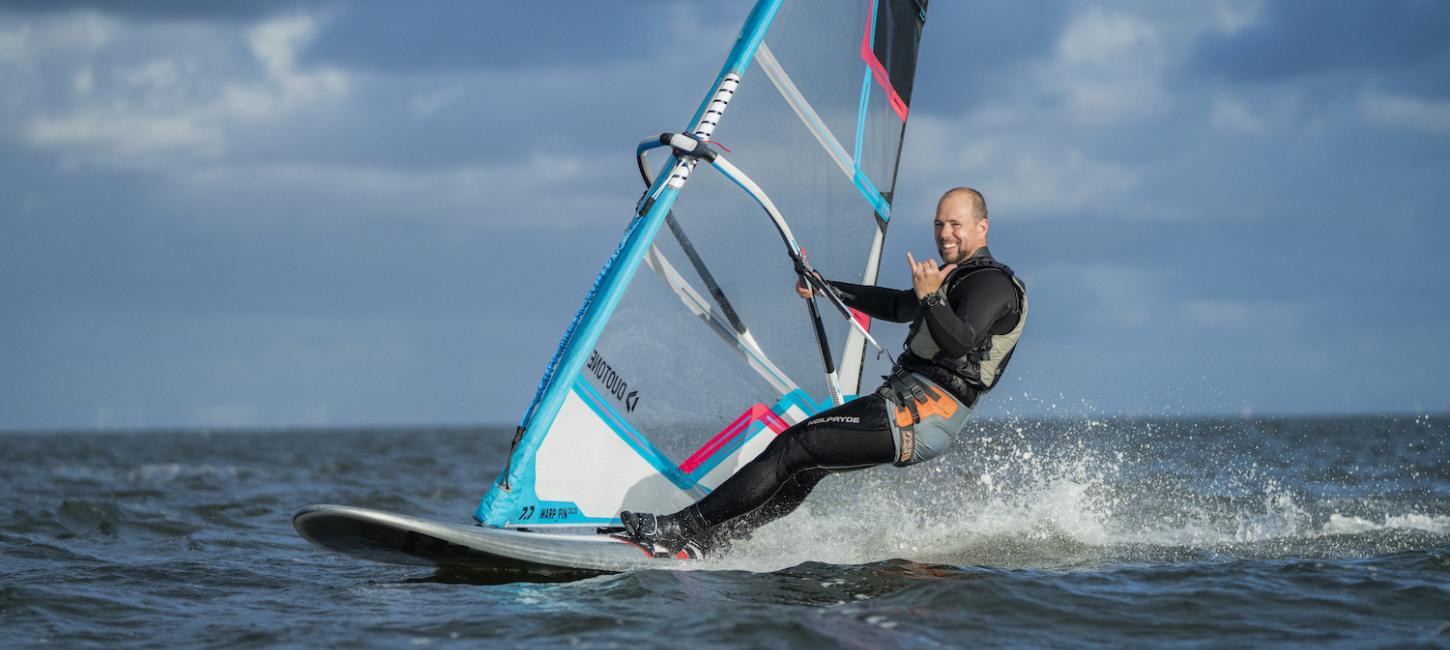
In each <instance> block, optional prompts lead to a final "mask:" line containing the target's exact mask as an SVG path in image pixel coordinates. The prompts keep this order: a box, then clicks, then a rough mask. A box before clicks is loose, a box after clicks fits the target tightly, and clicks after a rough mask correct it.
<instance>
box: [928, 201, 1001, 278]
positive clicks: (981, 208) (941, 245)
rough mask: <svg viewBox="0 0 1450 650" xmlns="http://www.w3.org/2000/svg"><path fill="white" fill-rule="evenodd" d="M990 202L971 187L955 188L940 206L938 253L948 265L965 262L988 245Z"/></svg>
mask: <svg viewBox="0 0 1450 650" xmlns="http://www.w3.org/2000/svg"><path fill="white" fill-rule="evenodd" d="M988 223H989V222H988V221H987V199H985V198H983V197H982V193H981V192H978V191H976V190H974V189H972V188H970V187H953V188H952V189H950V190H947V193H946V194H943V195H942V197H941V200H939V201H937V202H936V221H935V222H934V229H935V235H936V248H937V252H938V253H941V257H942V261H943V262H944V263H948V264H955V263H958V262H961V261H963V260H965V259H967V258H969V257H971V256H972V254H973V253H975V252H977V249H978V248H981V247H983V246H986V245H987V227H988Z"/></svg>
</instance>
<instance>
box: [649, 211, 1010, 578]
mask: <svg viewBox="0 0 1450 650" xmlns="http://www.w3.org/2000/svg"><path fill="white" fill-rule="evenodd" d="M989 225H990V222H989V221H988V218H987V202H986V199H984V198H983V197H982V195H981V193H980V192H978V191H976V190H974V189H971V188H968V187H957V188H953V189H951V190H949V191H947V192H946V193H945V194H943V195H942V197H941V199H940V200H939V201H938V202H937V209H936V218H935V221H934V229H935V240H936V246H937V252H938V253H939V254H940V255H941V258H942V262H941V263H940V264H938V263H937V261H936V260H933V259H928V260H924V261H917V260H916V259H915V258H914V257H912V255H911V254H910V253H908V254H907V262H908V264H910V266H911V281H912V288H911V289H904V290H895V289H885V288H882V287H874V286H864V285H857V284H850V283H845V282H834V281H833V282H831V283H830V284H831V285H832V286H833V287H834V288H835V289H836V290H837V291H838V292H839V293H840V295H841V297H842V299H843V300H844V301H845V303H846V304H847V305H848V306H850V307H852V308H853V309H857V310H859V311H861V312H864V313H865V314H867V315H869V316H871V317H873V318H879V319H883V320H888V321H892V322H898V323H907V322H909V323H911V327H910V331H909V333H908V334H907V339H906V343H905V346H904V347H905V348H906V349H905V350H904V351H903V352H902V353H901V355H900V356H899V357H897V359H896V364H895V366H894V367H893V370H892V373H891V374H890V375H889V376H887V377H886V378H885V379H886V381H885V383H883V384H882V385H881V387H880V388H878V389H877V390H876V391H875V392H874V393H872V394H870V395H866V396H863V397H861V398H859V399H856V400H853V401H851V402H847V403H845V404H843V405H841V406H837V407H835V408H832V409H828V410H826V411H823V412H821V413H819V414H817V415H815V416H812V417H810V418H807V419H806V420H803V421H801V422H799V423H797V424H795V425H794V426H792V427H790V428H788V429H786V430H785V431H783V432H781V434H780V435H778V436H776V438H775V439H774V440H772V441H771V443H770V444H769V445H768V446H767V447H766V449H765V450H764V451H763V452H761V453H760V455H759V456H756V457H755V459H754V460H751V461H750V462H749V463H747V464H746V465H745V466H744V467H742V468H741V469H740V471H738V472H736V473H735V475H734V476H731V477H730V478H729V479H727V480H726V481H725V482H724V483H722V484H720V486H719V487H717V488H715V490H714V491H712V492H711V493H710V494H709V495H707V496H705V498H703V499H701V500H700V501H699V502H697V503H695V504H693V505H691V506H689V507H686V508H685V509H683V510H680V511H679V512H676V513H673V514H668V515H656V514H651V513H634V512H628V511H626V512H622V513H620V518H621V520H622V521H623V522H624V526H625V531H626V534H627V535H628V536H629V537H631V538H633V539H635V540H637V541H640V542H643V543H649V544H653V545H654V546H655V547H656V549H657V550H658V551H660V552H666V553H669V554H672V555H673V554H674V553H676V552H679V551H681V550H685V549H687V548H689V549H693V550H694V551H695V552H696V554H698V553H700V552H702V551H704V550H706V549H710V548H713V547H717V546H719V545H720V544H722V543H724V542H728V541H729V540H732V539H738V538H740V537H743V536H745V535H747V534H749V532H750V531H752V530H754V529H755V528H758V527H759V526H761V525H764V524H766V523H768V522H771V521H774V520H775V519H778V518H780V517H783V516H785V515H786V514H788V513H790V512H791V511H792V510H795V508H796V507H797V506H799V505H800V504H801V503H802V502H803V501H804V500H805V498H806V496H807V495H809V494H810V492H811V490H812V489H814V488H815V486H816V484H817V483H818V482H820V480H821V479H822V478H824V477H825V476H827V475H828V474H831V473H833V472H839V471H847V470H853V469H864V468H867V467H872V466H876V465H882V464H885V463H893V464H895V465H898V466H907V465H914V464H916V463H920V462H922V461H925V460H929V459H931V458H934V457H936V456H938V455H940V454H941V453H942V452H944V451H946V449H947V447H949V446H950V445H951V444H952V442H953V441H954V440H955V439H956V437H957V435H958V434H959V433H960V432H961V430H962V428H963V427H964V426H965V424H966V419H967V415H968V414H969V413H970V412H971V409H972V407H973V406H975V405H976V402H977V398H978V397H979V396H980V395H981V393H983V392H986V391H987V390H990V389H991V388H992V387H993V386H995V385H996V383H997V380H998V379H999V378H1000V376H1001V373H1002V371H1003V370H1004V369H1005V368H1006V366H1007V362H1008V361H1009V360H1010V359H1011V357H1012V351H1013V349H1014V348H1015V347H1016V345H1017V341H1018V338H1019V337H1020V336H1021V334H1022V328H1023V325H1024V324H1025V323H1026V320H1027V294H1026V291H1025V288H1024V287H1023V285H1022V282H1021V281H1020V280H1018V279H1017V277H1016V276H1015V275H1014V274H1013V273H1012V270H1011V269H1009V268H1008V267H1006V266H1005V265H1003V264H1001V263H999V262H997V261H996V260H994V259H993V258H992V255H991V253H990V252H989V251H988V250H987V230H988V227H989ZM796 291H797V292H798V293H800V295H801V297H803V298H810V297H811V295H812V293H811V290H810V289H808V288H807V287H806V285H805V284H804V282H800V283H798V284H797V285H796Z"/></svg>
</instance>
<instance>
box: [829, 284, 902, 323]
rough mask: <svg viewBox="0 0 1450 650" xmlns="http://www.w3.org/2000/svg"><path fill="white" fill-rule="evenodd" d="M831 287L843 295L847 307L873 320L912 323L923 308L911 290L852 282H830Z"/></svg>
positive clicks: (842, 299) (842, 298)
mask: <svg viewBox="0 0 1450 650" xmlns="http://www.w3.org/2000/svg"><path fill="white" fill-rule="evenodd" d="M829 282H830V283H831V286H833V287H835V288H836V291H838V292H840V294H841V301H842V302H845V303H846V306H847V307H850V308H852V309H856V310H859V311H861V312H863V313H865V314H866V315H867V316H870V317H872V318H879V319H881V320H886V321H891V322H893V323H910V322H911V321H913V320H915V319H916V315H917V313H918V311H919V310H920V309H921V306H920V304H919V303H917V301H916V294H915V293H913V292H912V291H911V290H910V289H905V290H902V289H887V288H884V287H872V286H867V285H864V284H851V283H850V282H836V281H835V280H830V281H829Z"/></svg>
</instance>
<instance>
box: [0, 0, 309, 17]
mask: <svg viewBox="0 0 1450 650" xmlns="http://www.w3.org/2000/svg"><path fill="white" fill-rule="evenodd" d="M302 4H303V2H302V0H248V1H247V2H194V1H192V0H0V11H10V12H15V13H36V14H41V13H45V14H58V13H71V12H76V11H95V12H99V13H103V14H108V15H113V16H123V17H128V18H136V19H141V20H217V21H249V20H255V19H257V18H261V17H263V16H268V15H271V14H275V13H279V12H283V11H287V10H289V9H293V8H295V7H298V6H300V5H302Z"/></svg>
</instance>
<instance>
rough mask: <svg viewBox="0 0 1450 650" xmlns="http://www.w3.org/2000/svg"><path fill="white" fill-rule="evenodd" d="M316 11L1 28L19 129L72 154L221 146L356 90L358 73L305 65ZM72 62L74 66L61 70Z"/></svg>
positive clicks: (171, 154) (65, 18) (183, 154)
mask: <svg viewBox="0 0 1450 650" xmlns="http://www.w3.org/2000/svg"><path fill="white" fill-rule="evenodd" d="M317 30H318V19H317V18H316V17H314V16H310V15H305V14H296V15H289V16H284V17H279V18H275V19H271V20H266V21H262V22H261V23H259V24H257V25H255V26H253V27H252V28H251V29H249V30H246V31H243V32H239V31H238V30H235V29H232V28H230V27H226V26H219V25H211V24H205V23H160V24H131V23H127V22H124V21H118V20H116V19H112V18H109V17H106V16H104V15H99V14H86V13H82V14H74V15H71V14H66V15H56V16H48V15H42V16H36V17H33V18H31V19H29V20H28V21H26V22H25V23H24V24H22V25H20V26H18V27H16V28H13V29H12V30H9V31H8V32H6V34H5V35H4V36H0V42H4V43H7V44H8V45H5V46H0V51H3V52H4V60H5V62H6V63H8V65H4V66H3V67H0V82H5V83H7V85H9V86H10V87H11V88H13V89H16V91H17V92H16V95H14V96H12V97H11V98H10V99H9V101H8V102H7V103H8V104H11V107H12V108H13V109H14V113H15V114H16V118H17V122H18V126H17V127H14V128H15V132H16V133H17V135H18V136H19V137H20V139H21V140H22V141H23V142H25V143H27V144H29V145H30V146H33V147H37V148H40V149H47V150H52V151H55V152H57V153H59V154H61V155H62V156H63V157H64V159H66V160H67V161H69V162H70V163H72V164H97V165H105V166H111V167H119V168H157V167H168V166H177V167H184V166H186V165H190V164H193V163H195V162H196V161H199V160H212V159H216V158H218V157H220V156H222V155H223V154H224V153H225V152H226V151H227V150H228V148H229V147H230V146H231V144H232V142H233V140H234V139H235V137H236V133H235V130H236V128H237V126H238V125H244V124H249V123H259V122H277V121H281V120H285V119H287V118H288V117H289V116H291V115H292V114H294V113H296V112H298V111H301V110H307V109H312V108H316V107H319V106H324V105H327V104H329V103H333V102H336V101H338V100H340V99H342V98H344V97H346V95H347V93H348V88H349V81H348V78H347V76H346V75H345V74H344V73H342V72H340V71H337V70H334V69H328V68H319V69H300V68H298V66H297V64H296V58H297V57H296V53H297V51H298V50H299V48H302V47H305V46H306V44H307V43H308V42H309V41H310V40H311V39H313V38H315V36H316V33H317ZM57 72H63V73H65V74H59V75H58V74H55V73H57Z"/></svg>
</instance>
